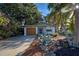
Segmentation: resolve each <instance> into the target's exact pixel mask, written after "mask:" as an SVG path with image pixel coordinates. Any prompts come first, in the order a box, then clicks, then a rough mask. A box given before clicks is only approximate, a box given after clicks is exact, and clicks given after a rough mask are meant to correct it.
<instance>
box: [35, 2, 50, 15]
mask: <svg viewBox="0 0 79 59" xmlns="http://www.w3.org/2000/svg"><path fill="white" fill-rule="evenodd" d="M36 6H37V9H38V10H39V11H40V12H41V14H42V15H43V16H46V15H47V14H48V13H49V10H48V4H47V3H37V4H36Z"/></svg>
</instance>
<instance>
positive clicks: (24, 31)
mask: <svg viewBox="0 0 79 59" xmlns="http://www.w3.org/2000/svg"><path fill="white" fill-rule="evenodd" d="M26 30H27V29H26V27H24V36H26V35H27V34H26Z"/></svg>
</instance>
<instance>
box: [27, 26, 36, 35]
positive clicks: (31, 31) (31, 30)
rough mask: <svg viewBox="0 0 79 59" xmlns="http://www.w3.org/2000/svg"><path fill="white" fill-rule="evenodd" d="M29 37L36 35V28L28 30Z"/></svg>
mask: <svg viewBox="0 0 79 59" xmlns="http://www.w3.org/2000/svg"><path fill="white" fill-rule="evenodd" d="M26 33H27V35H36V28H35V27H28V28H26Z"/></svg>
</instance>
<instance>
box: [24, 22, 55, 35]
mask: <svg viewBox="0 0 79 59" xmlns="http://www.w3.org/2000/svg"><path fill="white" fill-rule="evenodd" d="M53 33H55V28H54V27H53V26H52V25H50V24H47V23H38V24H35V25H26V26H24V36H26V35H36V34H53Z"/></svg>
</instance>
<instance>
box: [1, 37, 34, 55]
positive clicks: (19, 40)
mask: <svg viewBox="0 0 79 59" xmlns="http://www.w3.org/2000/svg"><path fill="white" fill-rule="evenodd" d="M34 38H35V36H17V37H11V38H8V39H6V40H0V56H16V55H17V54H18V53H20V52H23V51H24V50H25V49H27V48H28V47H29V45H30V44H31V42H32V41H33V40H34Z"/></svg>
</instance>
